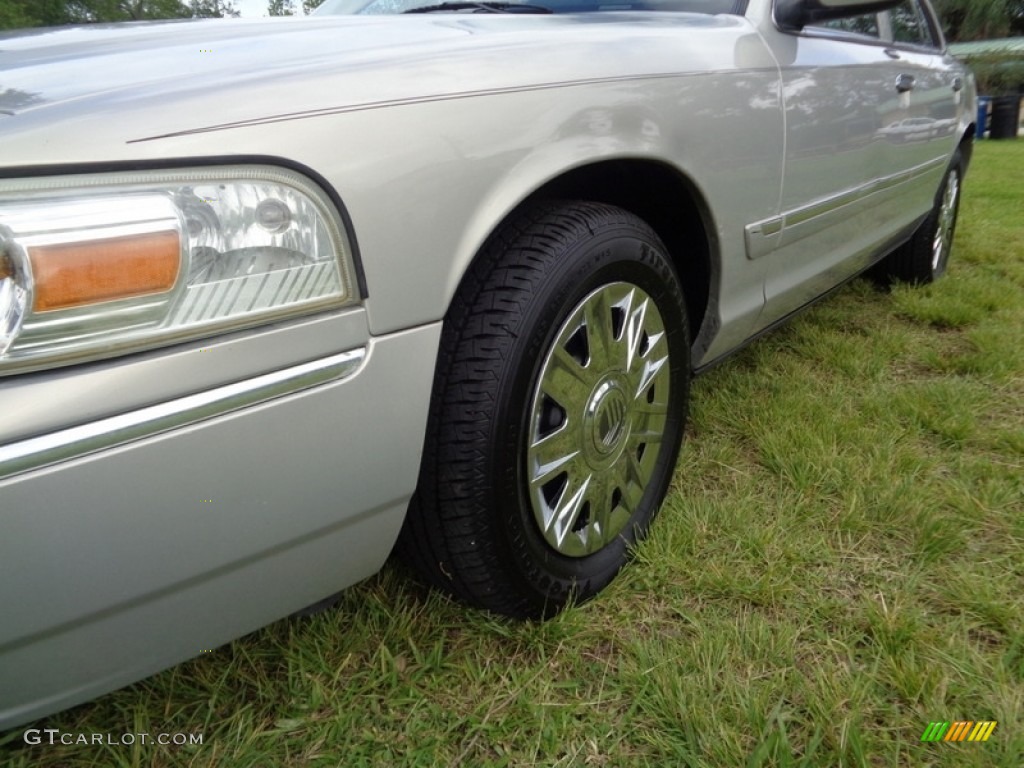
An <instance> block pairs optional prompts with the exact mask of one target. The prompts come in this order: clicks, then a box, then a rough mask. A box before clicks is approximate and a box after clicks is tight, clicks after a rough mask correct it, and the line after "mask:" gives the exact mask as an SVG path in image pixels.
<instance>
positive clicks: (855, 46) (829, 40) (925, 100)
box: [748, 0, 963, 328]
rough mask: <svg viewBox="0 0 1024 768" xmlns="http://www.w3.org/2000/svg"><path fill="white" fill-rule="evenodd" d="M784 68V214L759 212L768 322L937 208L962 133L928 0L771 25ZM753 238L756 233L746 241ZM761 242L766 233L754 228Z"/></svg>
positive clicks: (763, 320)
mask: <svg viewBox="0 0 1024 768" xmlns="http://www.w3.org/2000/svg"><path fill="white" fill-rule="evenodd" d="M769 42H770V45H771V46H772V48H773V51H774V53H775V55H776V57H777V59H778V61H779V64H780V67H781V69H782V77H783V83H784V96H785V112H786V142H787V146H786V156H785V169H784V182H783V194H782V205H781V212H780V216H779V218H778V219H777V220H775V221H772V222H767V223H762V224H761V226H762V227H763V229H762V232H768V233H771V234H772V235H773V237H772V239H773V242H772V243H771V245H772V247H771V248H769V247H767V243H768V238H763V237H762V238H761V240H762V248H761V250H760V251H759V250H757V249H756V248H755V249H751V250H750V251H749V254H748V255H750V256H751V257H752V258H760V257H763V258H765V259H766V260H768V261H769V263H768V264H767V270H766V274H767V278H766V280H765V307H764V311H763V312H762V314H761V316H760V317H759V318H758V321H757V327H758V328H764V327H767V326H769V325H771V324H772V323H774V322H777V321H778V320H780V319H782V318H783V317H785V316H786V315H788V314H790V313H792V312H793V311H795V310H797V309H799V308H800V307H802V306H804V305H805V304H807V303H808V302H809V301H811V300H813V299H815V298H816V297H818V296H820V295H821V294H822V293H824V292H826V291H828V290H829V289H831V288H833V287H835V286H836V285H839V284H840V283H842V282H843V281H844V280H846V279H848V278H849V277H851V276H853V275H855V274H857V273H858V272H860V271H861V270H863V269H864V268H865V267H867V266H869V265H870V263H871V262H872V260H874V259H875V258H876V257H877V255H878V253H879V251H880V249H883V248H886V247H888V246H889V245H892V244H894V243H896V242H898V241H899V240H900V239H901V238H904V237H905V236H906V235H907V234H909V231H910V230H911V229H912V227H913V225H914V224H915V223H916V222H917V221H918V220H919V219H920V217H921V216H923V215H924V214H925V213H926V212H927V211H928V210H929V209H930V207H931V205H932V199H933V197H934V193H935V190H936V189H937V188H938V185H939V182H940V180H941V175H942V172H943V171H944V166H945V162H946V159H947V158H948V157H949V156H950V154H951V152H952V145H951V142H954V141H955V140H956V138H955V136H954V134H955V126H956V120H955V118H956V115H957V110H956V105H955V98H956V97H957V92H956V91H955V90H954V88H955V87H956V86H958V85H959V86H962V85H963V84H962V83H957V82H955V77H954V76H953V74H952V70H951V66H952V62H946V63H943V56H942V53H941V51H940V49H941V47H942V39H941V34H940V33H939V31H938V29H937V25H936V24H935V19H934V15H933V14H932V13H931V12H930V10H929V9H928V8H927V6H925V5H923V4H922V2H921V0H904V2H903V3H902V4H901V5H900V6H898V7H897V8H895V9H893V10H892V11H886V12H884V13H871V14H863V15H860V16H855V17H852V18H847V19H842V20H839V21H833V22H828V23H826V24H823V25H821V26H811V27H807V28H805V29H804V30H802V31H801V32H799V33H785V32H781V31H778V32H777V34H772V35H770V36H769ZM749 239H752V238H749V237H748V240H749ZM753 240H754V241H755V242H757V238H756V237H755V238H753Z"/></svg>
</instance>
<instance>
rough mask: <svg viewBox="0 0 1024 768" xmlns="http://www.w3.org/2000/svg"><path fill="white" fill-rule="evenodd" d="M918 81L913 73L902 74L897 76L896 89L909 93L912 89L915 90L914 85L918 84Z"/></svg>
mask: <svg viewBox="0 0 1024 768" xmlns="http://www.w3.org/2000/svg"><path fill="white" fill-rule="evenodd" d="M916 82H917V81H916V80H915V79H914V76H913V75H908V74H906V73H903V74H902V75H900V76H899V77H897V78H896V90H897V91H899V92H900V93H909V92H910V91H912V90H914V85H915V84H916Z"/></svg>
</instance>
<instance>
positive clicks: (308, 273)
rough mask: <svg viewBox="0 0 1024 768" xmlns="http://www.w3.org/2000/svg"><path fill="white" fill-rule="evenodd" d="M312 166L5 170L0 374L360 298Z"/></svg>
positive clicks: (0, 196) (0, 206) (344, 240)
mask: <svg viewBox="0 0 1024 768" xmlns="http://www.w3.org/2000/svg"><path fill="white" fill-rule="evenodd" d="M357 298H358V297H357V296H356V289H355V285H354V280H353V266H352V254H351V247H350V245H349V241H348V237H347V234H346V233H345V231H344V227H343V224H342V222H341V220H340V218H339V216H338V213H337V211H336V209H335V208H334V206H333V205H332V204H331V202H330V200H329V198H328V197H327V196H326V194H325V193H324V192H323V191H322V190H321V189H320V188H319V187H317V186H316V185H314V184H313V183H312V182H310V181H309V180H307V179H306V178H305V177H303V176H301V175H299V174H297V173H292V172H290V171H285V170H282V169H277V168H269V167H262V166H239V167H227V168H191V169H182V170H178V171H161V172H152V173H150V172H141V171H140V172H130V173H119V174H96V175H89V176H74V177H71V176H66V177H60V178H45V179H22V180H15V181H0V374H3V373H9V372H14V371H16V370H17V371H21V370H26V369H30V368H40V367H49V366H52V365H57V364H62V363H68V362H74V361H77V360H81V359H83V358H92V357H106V356H110V355H113V354H119V353H121V352H124V351H128V350H133V349H138V348H143V347H149V346H157V345H160V344H166V343H171V342H175V341H181V340H183V339H186V338H195V337H199V336H207V335H210V334H212V333H219V332H222V331H225V330H232V329H236V328H242V327H249V326H252V325H256V324H259V323H264V322H267V321H270V320H274V319H278V318H282V317H289V316H293V315H298V314H306V313H309V312H311V311H317V310H320V309H323V308H327V307H337V306H343V305H345V304H347V303H351V302H353V301H356V300H357Z"/></svg>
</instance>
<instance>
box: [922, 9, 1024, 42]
mask: <svg viewBox="0 0 1024 768" xmlns="http://www.w3.org/2000/svg"><path fill="white" fill-rule="evenodd" d="M935 5H936V8H937V10H938V11H939V15H940V16H941V17H942V21H943V24H944V26H945V28H946V34H947V36H948V37H949V39H950V40H990V39H992V38H997V37H1006V36H1007V35H1009V34H1011V33H1014V32H1015V33H1017V34H1022V33H1024V0H937V2H936V4H935Z"/></svg>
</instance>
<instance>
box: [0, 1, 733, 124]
mask: <svg viewBox="0 0 1024 768" xmlns="http://www.w3.org/2000/svg"><path fill="white" fill-rule="evenodd" d="M743 24H746V22H745V21H744V20H742V19H740V18H738V17H725V16H721V17H711V16H704V15H687V14H650V13H646V14H637V13H633V14H627V13H607V14H587V15H577V16H524V15H522V14H515V15H478V14H447V13H446V14H433V15H416V16H345V17H313V18H308V19H307V18H294V19H232V20H226V19H214V20H205V21H175V22H142V23H129V24H114V25H88V26H80V27H65V28H56V29H43V30H26V31H22V32H17V33H13V34H7V35H2V36H0V132H7V131H9V130H11V129H13V127H14V126H13V123H20V125H21V126H22V127H25V128H27V127H29V125H30V124H31V123H37V124H44V123H45V124H48V125H52V124H53V122H54V121H59V120H63V119H74V118H76V117H81V116H83V115H91V116H93V117H95V116H97V115H99V116H105V117H106V119H107V120H108V122H110V123H111V124H114V123H118V122H125V123H126V124H131V125H132V126H133V127H132V129H131V131H132V132H133V133H132V134H131V135H128V134H125V135H124V136H123V137H122V138H123V139H124V140H126V141H132V140H136V141H137V140H143V139H146V138H149V137H152V136H157V135H167V134H168V133H174V132H183V131H193V130H209V129H211V128H215V127H218V126H228V125H237V124H239V123H245V122H251V121H261V120H266V119H273V118H284V117H287V116H294V115H297V114H304V113H308V114H316V113H317V112H318V111H330V110H338V109H361V108H374V107H377V106H380V105H386V104H389V103H394V102H402V101H405V100H410V99H414V100H429V99H435V98H448V97H452V96H453V95H459V94H466V93H474V92H491V91H501V90H503V89H521V88H532V87H549V86H553V85H564V84H566V83H573V82H578V81H587V80H593V79H602V78H624V77H635V76H646V75H652V74H666V73H678V72H685V71H698V70H701V69H704V70H707V68H709V67H711V68H712V69H713V68H714V67H715V66H716V65H717V66H721V65H722V63H723V57H724V58H725V59H727V60H728V61H731V59H732V51H725V52H723V51H721V50H720V47H721V46H720V43H721V41H722V37H721V36H720V35H716V34H715V31H718V32H719V33H725V32H726V30H731V31H732V35H733V36H734V35H735V33H736V27H737V26H739V25H743ZM679 28H686V29H689V30H692V31H693V35H692V43H690V44H687V45H685V46H683V47H682V48H680V45H679V37H678V34H677V33H678V30H679ZM672 30H674V31H675V32H676V33H675V34H673V33H671V31H672ZM638 37H639V38H643V40H641V41H640V42H641V44H639V45H638V44H637V40H636V38H638ZM716 38H717V39H716ZM627 39H629V40H630V43H631V44H629V45H624V44H623V41H624V40H627ZM139 111H147V112H149V113H151V114H152V113H156V114H159V115H160V119H159V120H148V121H147V120H130V119H126V118H127V117H130V116H131V115H132V114H133V113H137V112H139ZM2 115H7V116H11V115H13V116H15V119H14V120H11V119H10V118H9V117H3V116H2ZM91 123H92V121H90V124H91ZM126 130H127V129H126Z"/></svg>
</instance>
